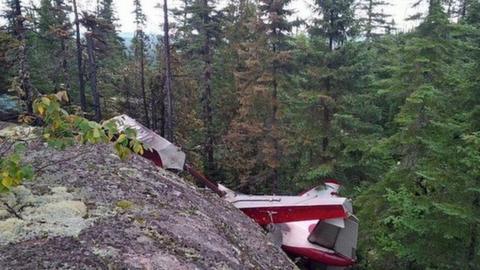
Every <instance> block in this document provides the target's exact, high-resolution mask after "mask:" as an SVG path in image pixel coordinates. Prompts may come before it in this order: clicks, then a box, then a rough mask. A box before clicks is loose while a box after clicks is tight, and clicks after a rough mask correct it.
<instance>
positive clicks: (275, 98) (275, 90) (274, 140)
mask: <svg viewBox="0 0 480 270" xmlns="http://www.w3.org/2000/svg"><path fill="white" fill-rule="evenodd" d="M273 33H274V35H277V31H276V29H274V30H273ZM276 54H277V45H276V44H275V43H274V44H273V55H274V57H276ZM272 86H273V89H272V115H271V127H270V138H271V140H272V145H273V148H274V151H275V152H274V156H273V159H274V160H273V162H274V164H275V167H274V168H272V169H273V170H272V179H271V192H272V194H274V193H275V192H276V190H277V185H278V168H277V167H278V163H279V159H280V149H279V143H278V136H277V134H276V132H277V121H278V120H277V111H278V81H277V63H276V60H275V59H274V61H273V66H272Z"/></svg>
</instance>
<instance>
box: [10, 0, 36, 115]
mask: <svg viewBox="0 0 480 270" xmlns="http://www.w3.org/2000/svg"><path fill="white" fill-rule="evenodd" d="M14 14H15V29H14V35H15V36H16V38H17V40H18V41H19V42H20V46H19V51H18V62H19V71H18V80H19V84H20V88H21V91H22V93H20V94H19V96H20V98H21V99H22V100H23V101H25V103H26V106H27V113H29V114H32V113H33V100H34V98H35V95H36V94H37V92H36V90H35V89H34V88H33V86H32V84H31V81H30V67H29V65H28V58H27V40H26V29H25V24H24V21H25V18H24V17H23V15H22V3H21V1H20V0H16V1H15V10H14Z"/></svg>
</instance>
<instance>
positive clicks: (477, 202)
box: [467, 195, 480, 270]
mask: <svg viewBox="0 0 480 270" xmlns="http://www.w3.org/2000/svg"><path fill="white" fill-rule="evenodd" d="M472 206H473V207H474V208H477V209H478V208H479V207H480V198H479V197H478V196H477V195H475V198H474V200H473V203H472ZM477 237H478V224H477V223H473V224H472V225H471V229H470V244H469V247H468V254H467V260H468V262H469V268H468V269H469V270H474V269H477V267H478V265H476V264H475V256H476V254H477V246H478V238H477Z"/></svg>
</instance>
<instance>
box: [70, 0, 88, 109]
mask: <svg viewBox="0 0 480 270" xmlns="http://www.w3.org/2000/svg"><path fill="white" fill-rule="evenodd" d="M72 3H73V14H74V16H75V43H76V45H77V67H78V88H79V95H80V107H81V108H82V111H84V112H86V111H87V98H86V96H85V81H84V76H83V74H84V73H83V64H82V60H83V58H82V43H81V39H80V21H79V20H78V10H77V1H76V0H72Z"/></svg>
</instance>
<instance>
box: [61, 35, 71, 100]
mask: <svg viewBox="0 0 480 270" xmlns="http://www.w3.org/2000/svg"><path fill="white" fill-rule="evenodd" d="M61 46H62V71H63V80H64V82H65V90H66V91H67V93H68V94H69V95H70V75H69V72H68V56H67V45H66V42H65V39H63V38H62V40H61Z"/></svg>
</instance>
